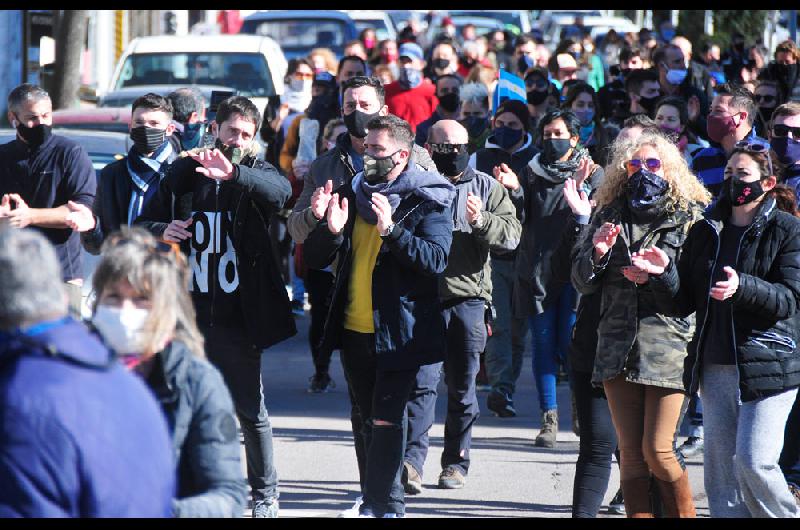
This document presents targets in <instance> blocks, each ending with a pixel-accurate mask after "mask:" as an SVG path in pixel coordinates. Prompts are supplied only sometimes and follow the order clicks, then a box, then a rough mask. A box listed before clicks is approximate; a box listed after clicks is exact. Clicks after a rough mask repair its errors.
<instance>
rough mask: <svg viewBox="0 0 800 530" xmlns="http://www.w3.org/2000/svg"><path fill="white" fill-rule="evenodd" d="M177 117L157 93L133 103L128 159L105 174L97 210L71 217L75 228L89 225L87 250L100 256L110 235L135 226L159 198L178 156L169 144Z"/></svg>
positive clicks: (85, 235)
mask: <svg viewBox="0 0 800 530" xmlns="http://www.w3.org/2000/svg"><path fill="white" fill-rule="evenodd" d="M172 118H173V107H172V103H170V101H169V100H168V99H167V98H164V97H162V96H159V95H158V94H153V93H150V94H145V95H144V96H141V97H139V98H137V99H136V101H134V102H133V105H132V110H131V132H130V136H131V139H132V140H133V142H134V145H133V147H131V149H130V151H128V155H127V156H125V157H123V158H122V159H120V160H116V161H114V162H112V163H110V164H108V165H107V166H106V167H104V168H103V169H102V171H100V175H99V177H98V179H97V197H96V198H95V201H94V205H93V206H92V209H91V210H89V209H88V208H86V207H85V206H79V207H78V209H77V210H76V211H75V212H73V213H71V214H70V222H71V223H73V228H75V229H76V230H79V229H80V228H81V227H84V226H88V227H89V229H88V230H86V231H84V232H82V233H81V242H82V243H83V247H84V248H85V249H86V250H87V252H89V253H91V254H95V255H97V254H100V247H102V245H103V241H105V238H106V236H108V235H109V234H111V233H112V232H116V231H117V230H119V228H120V227H121V226H125V225H130V224H132V223H133V222H134V221H135V220H136V218H137V217H138V216H139V214H141V213H142V210H143V209H144V207H145V205H146V204H147V203H148V202H149V201H150V199H152V198H153V197H154V196H155V194H156V192H157V191H158V185H159V184H160V183H161V179H163V178H164V175H165V174H166V171H167V168H168V167H169V165H170V164H171V163H172V162H173V161H175V159H176V158H177V157H178V151H177V150H176V149H175V147H174V144H172V143H171V142H170V141H169V138H170V137H171V135H172V133H173V131H174V130H175V124H174V123H172Z"/></svg>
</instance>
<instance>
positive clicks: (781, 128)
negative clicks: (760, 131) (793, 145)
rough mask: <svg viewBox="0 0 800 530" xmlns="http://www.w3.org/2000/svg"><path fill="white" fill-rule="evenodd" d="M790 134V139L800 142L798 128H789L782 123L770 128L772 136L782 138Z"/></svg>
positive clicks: (799, 129)
mask: <svg viewBox="0 0 800 530" xmlns="http://www.w3.org/2000/svg"><path fill="white" fill-rule="evenodd" d="M789 133H792V138H794V139H798V140H800V127H789V126H788V125H784V124H782V123H780V124H777V125H773V126H772V136H775V137H776V138H783V137H784V136H787V135H788V134H789Z"/></svg>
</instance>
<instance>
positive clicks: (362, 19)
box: [345, 10, 397, 41]
mask: <svg viewBox="0 0 800 530" xmlns="http://www.w3.org/2000/svg"><path fill="white" fill-rule="evenodd" d="M345 13H347V14H348V15H349V16H350V18H352V19H353V22H355V23H356V31H357V32H358V34H359V35H361V32H362V31H364V30H365V29H367V28H372V29H374V30H375V37H376V38H377V39H378V41H382V40H383V39H392V40H395V39H397V31H396V30H395V27H394V23H393V22H392V19H391V18H390V17H389V15H388V14H387V13H386V11H366V10H362V11H345Z"/></svg>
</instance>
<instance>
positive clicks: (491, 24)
mask: <svg viewBox="0 0 800 530" xmlns="http://www.w3.org/2000/svg"><path fill="white" fill-rule="evenodd" d="M450 20H452V21H453V24H454V25H455V26H456V35H461V30H462V29H463V28H464V26H466V25H467V24H472V25H473V26H475V33H476V34H477V35H478V36H481V35H485V34H487V33H489V32H490V31H494V30H498V29H500V30H503V29H506V28H505V25H504V24H503V23H502V22H501V21H499V20H497V19H496V18H489V17H474V16H461V15H459V16H451V17H450Z"/></svg>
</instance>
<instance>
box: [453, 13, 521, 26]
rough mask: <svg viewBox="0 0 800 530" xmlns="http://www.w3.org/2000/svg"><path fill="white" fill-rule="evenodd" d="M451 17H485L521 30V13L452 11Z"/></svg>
mask: <svg viewBox="0 0 800 530" xmlns="http://www.w3.org/2000/svg"><path fill="white" fill-rule="evenodd" d="M449 14H450V15H451V16H459V17H485V18H493V19H495V20H499V21H500V22H502V23H503V24H513V25H515V26H517V27H518V28H520V29H521V27H522V22H521V21H520V17H519V15H520V14H519V13H518V12H514V11H461V10H458V11H450V12H449Z"/></svg>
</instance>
